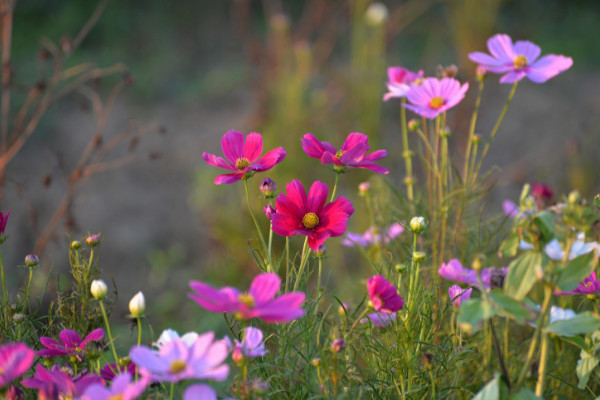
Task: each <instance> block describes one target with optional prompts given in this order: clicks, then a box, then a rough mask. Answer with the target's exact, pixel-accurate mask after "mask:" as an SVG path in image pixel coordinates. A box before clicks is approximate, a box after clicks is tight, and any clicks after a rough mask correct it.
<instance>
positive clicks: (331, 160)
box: [302, 132, 390, 174]
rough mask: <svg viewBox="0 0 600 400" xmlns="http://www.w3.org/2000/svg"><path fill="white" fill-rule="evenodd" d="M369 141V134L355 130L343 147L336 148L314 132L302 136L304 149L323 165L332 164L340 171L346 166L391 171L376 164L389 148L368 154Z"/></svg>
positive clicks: (382, 171) (375, 170)
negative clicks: (317, 136)
mask: <svg viewBox="0 0 600 400" xmlns="http://www.w3.org/2000/svg"><path fill="white" fill-rule="evenodd" d="M368 141H369V137H368V136H367V135H365V134H362V133H357V132H354V133H351V134H350V135H348V137H347V138H346V140H345V141H344V144H343V145H342V148H341V149H340V150H336V149H335V147H333V146H332V145H331V144H330V143H328V142H321V141H319V140H318V139H317V138H316V137H315V136H314V135H313V134H312V133H307V134H306V135H304V137H303V138H302V149H304V152H305V153H306V154H307V155H308V156H309V157H312V158H318V159H320V160H321V164H323V165H325V164H332V165H333V166H334V169H335V170H336V171H339V172H344V171H345V170H346V168H366V169H370V170H371V171H373V172H377V173H378V174H387V173H389V172H390V171H389V170H388V169H387V168H384V167H382V166H380V165H376V164H374V162H375V161H379V160H381V159H382V158H383V157H385V156H386V155H387V150H376V151H374V152H372V153H370V154H366V153H367V151H368V150H369V149H370V148H371V146H369V145H368V144H367V142H368Z"/></svg>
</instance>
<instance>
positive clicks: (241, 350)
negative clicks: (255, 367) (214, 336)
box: [225, 326, 267, 364]
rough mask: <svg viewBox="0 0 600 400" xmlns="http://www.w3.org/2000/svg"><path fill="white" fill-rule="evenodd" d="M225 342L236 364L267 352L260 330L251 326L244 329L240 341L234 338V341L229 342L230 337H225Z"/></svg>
mask: <svg viewBox="0 0 600 400" xmlns="http://www.w3.org/2000/svg"><path fill="white" fill-rule="evenodd" d="M225 343H227V347H228V348H229V349H230V350H231V352H232V358H233V359H234V360H233V361H235V362H236V363H238V364H239V363H242V362H244V361H245V360H246V359H249V358H256V357H262V356H264V355H265V354H267V350H266V349H265V343H264V342H263V333H262V331H261V330H260V329H258V328H253V327H251V326H249V327H247V328H246V329H244V334H243V337H242V341H241V342H240V341H239V340H237V339H234V343H231V339H229V338H228V337H226V338H225Z"/></svg>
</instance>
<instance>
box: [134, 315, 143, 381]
mask: <svg viewBox="0 0 600 400" xmlns="http://www.w3.org/2000/svg"><path fill="white" fill-rule="evenodd" d="M136 320H137V328H138V339H137V345H138V346H141V344H142V319H141V318H136ZM137 378H138V370H137V368H136V369H135V380H137Z"/></svg>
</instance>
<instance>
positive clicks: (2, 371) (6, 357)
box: [0, 343, 35, 388]
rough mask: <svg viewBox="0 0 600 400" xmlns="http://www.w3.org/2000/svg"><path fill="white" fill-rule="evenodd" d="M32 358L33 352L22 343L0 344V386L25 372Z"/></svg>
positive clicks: (33, 356) (31, 362)
mask: <svg viewBox="0 0 600 400" xmlns="http://www.w3.org/2000/svg"><path fill="white" fill-rule="evenodd" d="M34 358H35V352H34V351H33V350H31V349H30V348H29V347H27V346H26V345H24V344H23V343H8V344H5V345H3V346H0V388H2V387H4V386H6V385H7V384H8V383H10V381H12V380H13V379H16V378H18V377H20V376H21V375H23V374H24V373H25V372H27V370H28V369H29V368H30V367H31V365H32V364H33V359H34Z"/></svg>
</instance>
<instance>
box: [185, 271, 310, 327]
mask: <svg viewBox="0 0 600 400" xmlns="http://www.w3.org/2000/svg"><path fill="white" fill-rule="evenodd" d="M280 286H281V279H280V278H279V276H277V274H274V273H263V274H259V275H257V276H256V278H254V280H253V281H252V284H251V285H250V290H248V293H241V292H240V291H239V290H237V289H236V288H232V287H224V288H222V289H218V290H217V289H214V288H213V287H212V286H209V285H207V284H205V283H202V282H196V281H192V282H190V287H191V288H192V290H193V291H194V293H192V294H189V295H188V296H189V297H190V298H191V299H192V300H194V301H195V302H196V303H198V305H199V306H200V307H202V308H205V309H207V310H208V311H212V312H219V313H234V314H235V315H236V317H237V318H239V319H252V318H260V319H262V320H263V321H265V322H267V323H278V322H288V321H292V320H294V319H297V318H300V317H302V316H303V315H304V310H303V309H302V308H301V306H302V304H303V303H304V299H305V295H304V293H302V292H292V293H286V294H283V295H281V296H278V297H275V295H276V294H277V291H278V290H279V287H280Z"/></svg>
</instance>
